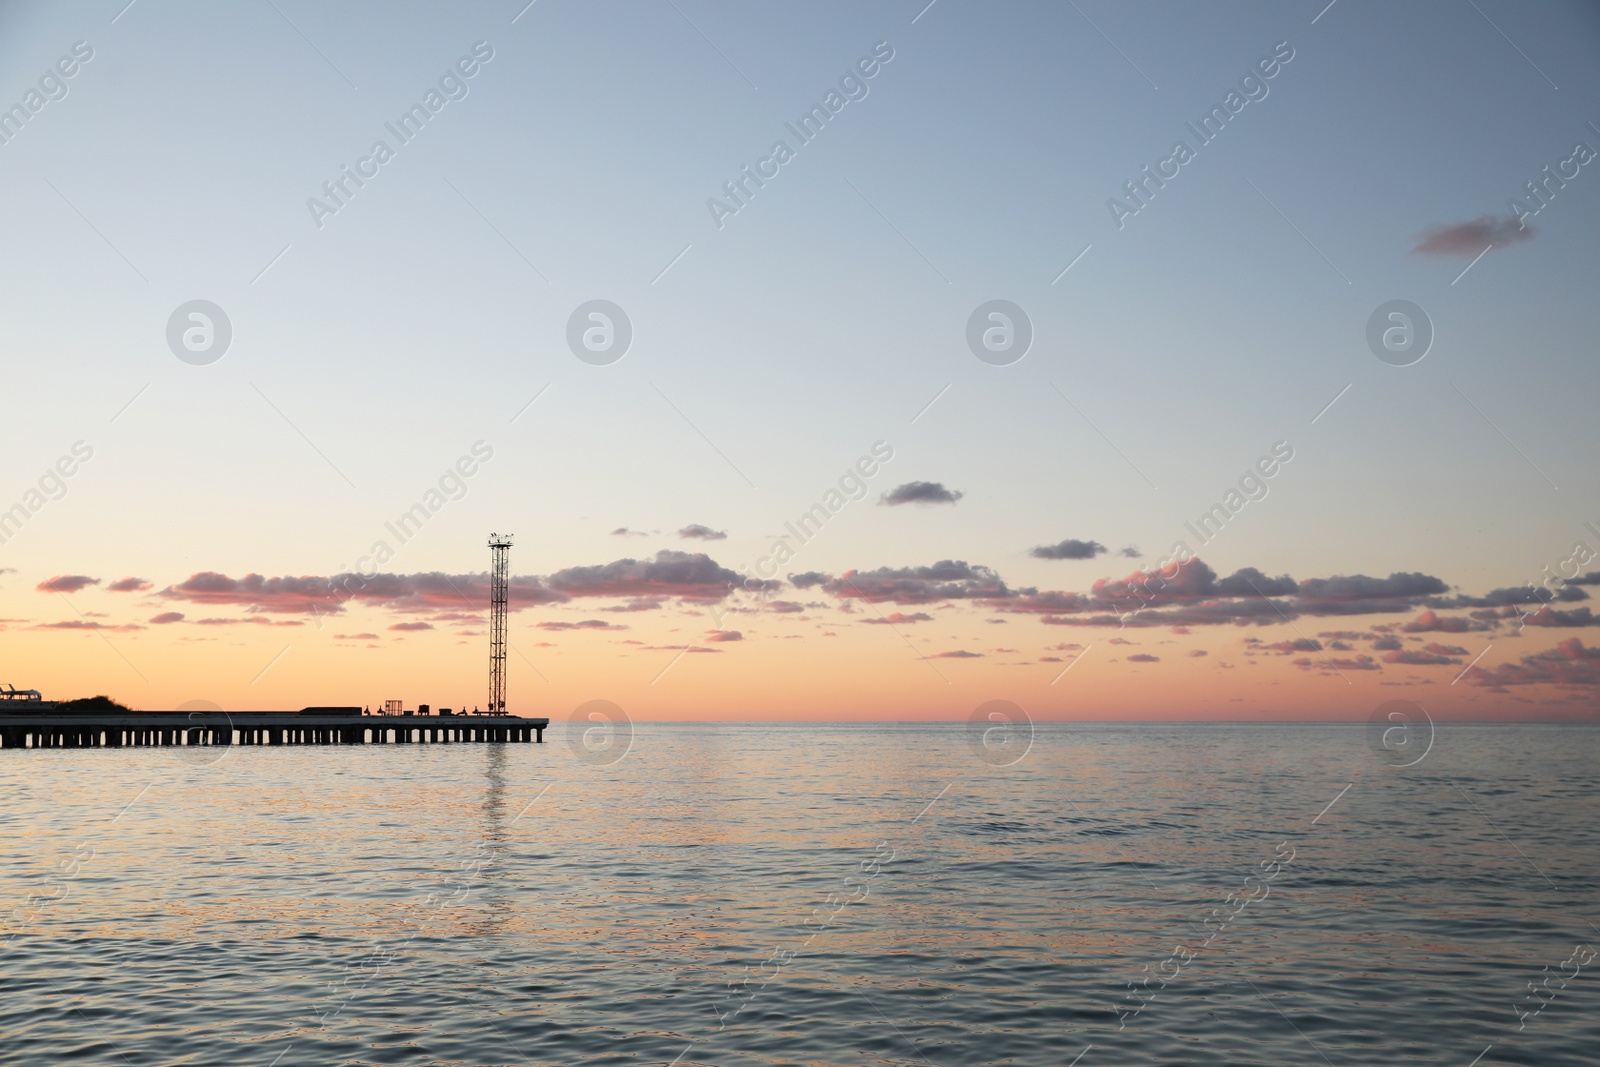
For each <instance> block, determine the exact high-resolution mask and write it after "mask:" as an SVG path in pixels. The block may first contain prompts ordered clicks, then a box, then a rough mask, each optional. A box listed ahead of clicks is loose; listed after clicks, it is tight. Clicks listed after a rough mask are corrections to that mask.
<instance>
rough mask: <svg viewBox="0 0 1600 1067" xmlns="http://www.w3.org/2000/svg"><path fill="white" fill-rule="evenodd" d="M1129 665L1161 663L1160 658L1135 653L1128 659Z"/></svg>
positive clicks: (1145, 653)
mask: <svg viewBox="0 0 1600 1067" xmlns="http://www.w3.org/2000/svg"><path fill="white" fill-rule="evenodd" d="M1128 662H1129V663H1160V662H1161V657H1160V656H1152V655H1151V654H1150V653H1148V652H1135V653H1134V654H1133V655H1131V656H1129V657H1128Z"/></svg>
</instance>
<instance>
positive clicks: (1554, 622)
mask: <svg viewBox="0 0 1600 1067" xmlns="http://www.w3.org/2000/svg"><path fill="white" fill-rule="evenodd" d="M1522 621H1523V624H1524V625H1527V626H1557V627H1567V626H1600V616H1596V615H1595V614H1593V613H1592V612H1591V611H1590V610H1589V609H1588V608H1573V609H1572V610H1571V611H1561V610H1560V609H1558V608H1540V609H1539V610H1538V611H1535V612H1531V613H1530V614H1528V615H1527V616H1526V617H1524V618H1523V620H1522Z"/></svg>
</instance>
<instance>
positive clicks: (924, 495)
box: [878, 482, 966, 508]
mask: <svg viewBox="0 0 1600 1067" xmlns="http://www.w3.org/2000/svg"><path fill="white" fill-rule="evenodd" d="M965 495H966V494H965V493H963V492H961V490H959V489H957V490H954V491H952V490H949V489H946V488H945V487H944V483H943V482H906V483H904V484H903V485H897V486H895V487H894V488H893V489H891V490H889V491H888V492H887V493H884V494H883V495H882V496H880V497H878V503H879V504H883V505H886V506H888V507H891V508H893V507H899V506H900V505H901V504H954V503H955V502H956V501H957V500H960V499H961V498H962V497H963V496H965Z"/></svg>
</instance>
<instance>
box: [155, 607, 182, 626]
mask: <svg viewBox="0 0 1600 1067" xmlns="http://www.w3.org/2000/svg"><path fill="white" fill-rule="evenodd" d="M150 621H151V622H153V623H155V624H156V625H157V626H166V625H167V624H169V623H174V622H182V621H183V612H181V611H163V612H162V613H161V614H160V615H157V616H155V617H154V618H153V619H151V620H150Z"/></svg>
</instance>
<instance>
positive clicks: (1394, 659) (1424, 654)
mask: <svg viewBox="0 0 1600 1067" xmlns="http://www.w3.org/2000/svg"><path fill="white" fill-rule="evenodd" d="M1383 662H1385V663H1404V664H1409V665H1410V666H1413V667H1435V666H1444V665H1446V664H1451V663H1455V664H1459V663H1460V662H1461V660H1459V659H1457V658H1456V657H1454V656H1442V655H1439V654H1438V653H1437V652H1428V651H1419V650H1417V649H1414V648H1402V649H1398V650H1396V651H1394V652H1385V653H1384V654H1383Z"/></svg>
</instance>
